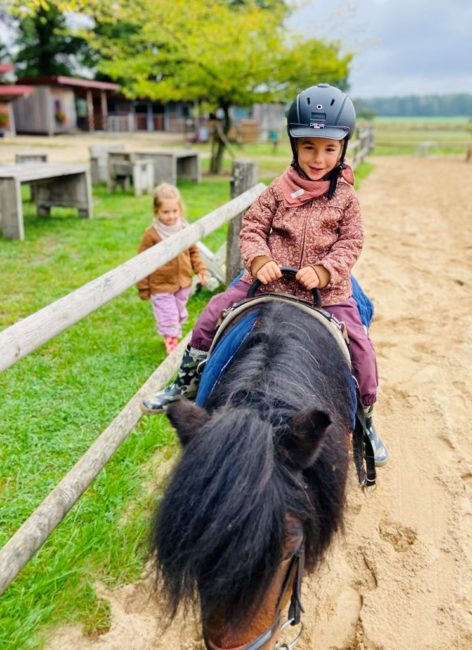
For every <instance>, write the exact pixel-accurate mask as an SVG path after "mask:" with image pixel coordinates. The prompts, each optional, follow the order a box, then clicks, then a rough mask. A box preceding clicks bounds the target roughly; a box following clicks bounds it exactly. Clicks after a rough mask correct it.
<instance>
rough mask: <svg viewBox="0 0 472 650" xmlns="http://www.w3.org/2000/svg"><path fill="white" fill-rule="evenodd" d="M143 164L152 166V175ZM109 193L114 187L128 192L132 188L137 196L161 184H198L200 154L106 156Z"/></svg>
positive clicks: (158, 152) (172, 152)
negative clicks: (191, 182) (130, 184)
mask: <svg viewBox="0 0 472 650" xmlns="http://www.w3.org/2000/svg"><path fill="white" fill-rule="evenodd" d="M146 163H152V175H151V177H149V168H148V167H145V165H146ZM108 165H109V191H113V190H114V189H115V187H116V186H117V185H123V188H124V189H125V190H127V189H128V187H129V183H130V182H132V184H133V186H134V193H135V194H136V195H137V196H139V195H140V194H142V193H143V192H150V191H151V190H152V186H153V185H158V184H159V183H162V182H164V181H165V182H167V183H171V184H172V185H176V184H177V180H191V181H195V182H196V183H199V182H200V181H201V171H200V154H199V152H198V151H192V150H189V149H172V150H162V149H159V150H154V151H152V150H147V151H129V152H116V151H109V152H108Z"/></svg>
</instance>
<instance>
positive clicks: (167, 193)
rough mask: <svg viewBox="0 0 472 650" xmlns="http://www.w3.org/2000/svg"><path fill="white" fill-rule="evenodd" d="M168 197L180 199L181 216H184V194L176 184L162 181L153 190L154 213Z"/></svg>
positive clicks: (174, 199) (175, 199)
mask: <svg viewBox="0 0 472 650" xmlns="http://www.w3.org/2000/svg"><path fill="white" fill-rule="evenodd" d="M166 199H171V200H173V201H178V203H179V206H180V216H181V217H182V218H183V217H184V211H185V206H184V203H183V201H182V196H181V194H180V192H179V190H178V189H177V188H176V187H175V185H171V184H170V183H161V184H160V185H157V187H155V188H154V190H153V192H152V203H153V207H154V214H156V213H157V212H158V210H159V208H160V207H161V205H162V202H163V201H165V200H166Z"/></svg>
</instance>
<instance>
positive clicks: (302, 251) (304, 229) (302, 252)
mask: <svg viewBox="0 0 472 650" xmlns="http://www.w3.org/2000/svg"><path fill="white" fill-rule="evenodd" d="M308 217H309V215H308V214H307V216H306V217H305V223H304V224H303V239H302V249H301V255H300V262H299V263H298V268H299V269H301V268H302V261H303V255H304V252H305V239H306V231H307V225H308Z"/></svg>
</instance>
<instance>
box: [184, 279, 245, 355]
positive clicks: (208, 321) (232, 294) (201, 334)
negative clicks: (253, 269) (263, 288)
mask: <svg viewBox="0 0 472 650" xmlns="http://www.w3.org/2000/svg"><path fill="white" fill-rule="evenodd" d="M249 287H250V285H249V284H248V283H247V282H242V281H241V280H240V281H239V282H237V283H236V284H234V285H233V286H231V287H228V288H227V289H226V291H223V293H219V294H218V295H216V296H213V298H212V299H211V300H210V302H209V303H208V305H207V306H206V307H205V309H204V310H203V312H202V313H201V314H200V317H199V319H198V321H197V322H196V324H195V327H194V328H193V332H192V339H191V341H190V346H191V347H192V348H195V349H197V350H205V351H208V350H209V349H210V347H211V343H212V341H213V337H214V336H215V332H216V324H217V322H218V320H219V318H220V316H221V313H222V312H223V311H224V310H225V309H228V307H231V305H232V304H233V303H235V302H238V301H239V300H243V298H245V297H246V295H247V292H248V289H249Z"/></svg>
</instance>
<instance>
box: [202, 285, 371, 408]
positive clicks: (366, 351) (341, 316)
mask: <svg viewBox="0 0 472 650" xmlns="http://www.w3.org/2000/svg"><path fill="white" fill-rule="evenodd" d="M249 286H250V285H249V284H248V283H247V282H242V281H241V280H240V281H239V282H236V284H234V285H233V286H230V287H228V288H227V289H226V291H223V293H219V294H218V295H216V296H213V298H211V300H210V302H209V303H208V305H207V306H206V307H205V309H204V310H203V312H202V313H201V314H200V317H199V319H198V321H197V322H196V324H195V327H194V328H193V332H192V338H191V341H190V345H191V346H192V347H193V348H196V349H197V350H205V351H207V350H209V349H210V346H211V342H212V340H213V337H214V335H215V331H216V324H217V322H218V319H219V318H220V316H221V312H222V311H224V310H225V309H228V307H230V306H231V305H232V304H233V303H235V302H238V301H239V300H242V299H243V298H245V297H246V295H247V291H248V289H249ZM323 309H326V311H328V312H329V313H330V314H333V316H335V317H336V318H337V319H338V320H340V321H342V322H343V323H345V325H346V328H347V331H348V334H349V342H350V352H351V359H352V367H353V374H354V376H355V378H356V379H357V382H358V384H359V392H360V395H361V400H362V403H363V404H364V405H365V406H370V405H371V404H373V403H374V402H375V401H376V399H377V390H378V375H377V361H376V355H375V350H374V346H373V344H372V341H371V340H370V338H369V336H368V334H367V332H366V331H365V329H364V326H363V325H362V322H361V318H360V315H359V311H358V309H357V304H356V301H355V300H354V298H348V300H346V301H345V302H343V303H340V304H339V305H326V306H323Z"/></svg>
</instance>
